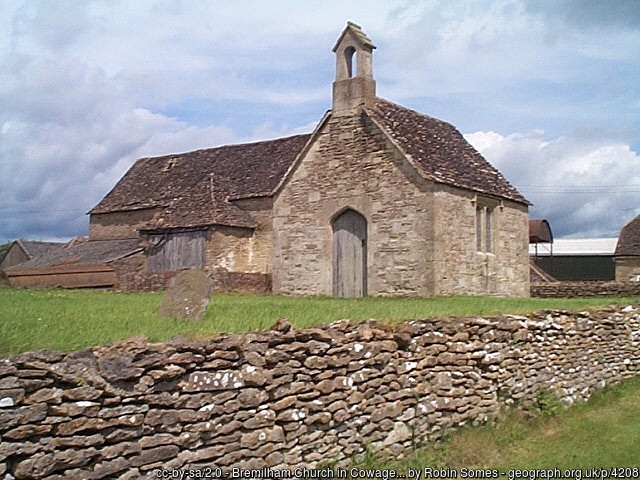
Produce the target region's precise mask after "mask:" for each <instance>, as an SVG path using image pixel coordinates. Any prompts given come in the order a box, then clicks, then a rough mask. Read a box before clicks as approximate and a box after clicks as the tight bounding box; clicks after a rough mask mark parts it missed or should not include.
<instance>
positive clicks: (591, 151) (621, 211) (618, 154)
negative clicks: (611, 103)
mask: <svg viewBox="0 0 640 480" xmlns="http://www.w3.org/2000/svg"><path fill="white" fill-rule="evenodd" d="M465 138H466V139H467V141H469V143H471V144H472V145H473V146H474V147H476V149H478V151H480V153H482V155H483V156H484V157H485V158H487V160H489V161H490V162H491V163H492V164H493V165H495V166H496V167H497V168H498V169H499V170H500V171H501V172H502V173H503V174H504V175H505V176H506V177H507V179H508V180H509V181H510V182H511V183H512V184H514V185H515V186H516V188H518V189H519V191H520V192H521V193H522V194H524V195H525V197H527V198H528V199H529V201H531V202H532V203H533V204H534V206H533V207H532V209H531V211H530V213H531V217H532V218H546V219H548V220H549V221H550V224H551V229H552V230H553V231H554V234H555V235H556V236H565V235H572V236H577V237H580V236H585V237H589V236H617V235H618V233H619V231H620V228H622V226H623V225H624V224H625V223H626V222H627V221H629V220H630V219H631V218H632V217H633V216H634V215H637V214H640V155H638V154H637V153H636V152H633V151H632V150H631V149H630V148H629V146H628V145H624V144H622V143H611V142H607V141H605V140H602V139H586V138H576V137H559V138H555V139H551V140H547V139H545V136H544V132H542V131H541V130H537V131H532V132H526V133H516V134H512V135H501V134H498V133H495V132H474V133H470V134H467V135H465Z"/></svg>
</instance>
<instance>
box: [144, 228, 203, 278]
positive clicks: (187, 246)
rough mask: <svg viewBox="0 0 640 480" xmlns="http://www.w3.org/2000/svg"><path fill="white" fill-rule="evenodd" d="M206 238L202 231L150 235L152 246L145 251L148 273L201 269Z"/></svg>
mask: <svg viewBox="0 0 640 480" xmlns="http://www.w3.org/2000/svg"><path fill="white" fill-rule="evenodd" d="M206 237H207V235H206V232H205V231H203V230H199V231H192V232H180V233H165V234H161V235H151V236H150V237H149V241H150V242H151V245H152V246H151V248H149V249H148V251H147V255H148V269H149V271H151V272H165V271H172V270H180V269H182V268H203V267H204V259H205V244H206Z"/></svg>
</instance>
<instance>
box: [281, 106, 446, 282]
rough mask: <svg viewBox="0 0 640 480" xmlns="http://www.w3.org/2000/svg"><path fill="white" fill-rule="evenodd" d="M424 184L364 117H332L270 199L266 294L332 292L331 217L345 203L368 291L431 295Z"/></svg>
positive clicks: (429, 220) (429, 213)
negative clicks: (361, 231) (360, 238)
mask: <svg viewBox="0 0 640 480" xmlns="http://www.w3.org/2000/svg"><path fill="white" fill-rule="evenodd" d="M431 188H432V185H431V184H429V182H426V181H425V180H423V179H422V178H420V177H419V175H418V174H417V173H416V172H415V171H414V170H413V169H412V167H411V166H410V165H409V164H408V163H407V162H406V161H405V160H404V159H403V158H402V157H401V155H400V154H399V153H398V152H397V151H396V150H395V148H394V147H393V146H392V145H391V144H389V143H388V142H387V141H386V137H385V136H384V134H383V133H382V132H380V131H379V130H378V128H377V127H376V126H375V125H373V124H372V122H371V121H370V120H369V119H368V117H366V115H364V114H357V113H353V114H352V115H335V114H334V115H332V116H331V117H330V118H329V119H328V120H327V123H326V124H325V125H324V126H323V127H322V128H321V131H320V133H319V137H318V138H317V141H316V142H315V143H314V144H313V145H312V147H311V148H310V150H309V151H308V152H307V153H306V155H305V156H304V158H303V159H302V161H301V164H300V165H299V166H298V167H297V169H296V170H295V171H294V173H293V175H292V176H291V177H290V178H289V179H288V181H287V183H286V184H285V185H284V187H283V189H282V190H281V191H280V192H279V194H278V195H277V197H276V199H275V201H274V237H275V243H274V267H273V291H274V293H278V294H294V295H332V293H333V273H332V272H333V250H332V226H331V222H332V220H333V218H334V217H335V216H336V215H337V214H339V213H340V212H341V211H343V210H344V209H345V208H351V209H353V210H356V211H357V212H359V213H360V214H361V215H363V216H364V217H365V218H366V220H367V234H368V241H367V249H368V255H367V258H368V262H367V263H368V293H369V295H432V294H433V291H434V286H433V284H432V282H431V280H432V278H433V272H432V261H431V259H432V258H433V243H434V236H433V228H431V226H432V224H433V204H432V202H433V196H432V195H431V192H430V189H431Z"/></svg>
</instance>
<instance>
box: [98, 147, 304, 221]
mask: <svg viewBox="0 0 640 480" xmlns="http://www.w3.org/2000/svg"><path fill="white" fill-rule="evenodd" d="M309 137H310V135H295V136H292V137H287V138H280V139H277V140H268V141H263V142H255V143H247V144H240V145H228V146H223V147H217V148H209V149H204V150H196V151H193V152H186V153H181V154H175V155H166V156H163V157H152V158H141V159H140V160H138V161H137V162H136V163H135V164H134V165H133V167H131V169H129V171H128V172H127V173H126V174H125V175H124V177H122V179H121V180H120V181H119V182H118V183H117V184H116V186H115V187H114V188H113V189H112V190H111V191H110V192H109V193H108V194H107V195H106V196H105V197H104V198H103V199H102V201H101V202H100V203H99V204H98V205H96V206H95V207H94V208H93V209H92V210H91V211H90V213H92V214H100V213H109V212H116V211H127V210H137V209H143V208H152V207H161V208H163V209H164V212H163V215H162V216H161V221H159V222H156V223H155V224H151V225H149V226H148V228H149V229H153V228H172V227H187V226H196V225H210V224H221V225H231V226H240V227H252V226H254V222H253V220H252V219H251V216H250V215H249V214H248V213H247V212H245V211H244V210H242V209H240V208H238V207H236V206H235V205H233V204H232V203H230V202H229V199H230V198H247V197H259V196H265V195H269V194H270V193H271V191H272V190H273V189H274V188H275V187H276V185H277V184H278V182H279V181H280V180H281V179H282V177H283V176H284V174H285V173H286V171H287V169H288V168H289V167H290V166H291V164H292V163H293V160H294V159H295V157H296V155H297V154H298V153H299V152H300V151H301V150H302V148H303V147H304V145H305V144H306V142H307V141H308V139H309Z"/></svg>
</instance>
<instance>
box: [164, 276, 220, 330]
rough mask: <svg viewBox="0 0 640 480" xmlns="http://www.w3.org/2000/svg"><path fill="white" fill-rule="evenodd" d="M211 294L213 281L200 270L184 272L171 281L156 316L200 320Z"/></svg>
mask: <svg viewBox="0 0 640 480" xmlns="http://www.w3.org/2000/svg"><path fill="white" fill-rule="evenodd" d="M212 293H213V280H211V278H210V277H209V276H208V275H207V274H206V273H204V272H203V271H202V270H196V269H193V270H184V271H182V272H180V273H179V274H178V275H176V276H175V277H173V278H172V279H171V282H170V283H169V288H167V291H166V293H165V294H164V298H163V300H162V304H161V305H160V310H159V311H158V314H159V315H160V316H161V317H171V318H183V319H186V320H200V319H202V318H203V317H204V314H205V312H206V310H207V305H208V304H209V297H211V294H212Z"/></svg>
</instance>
